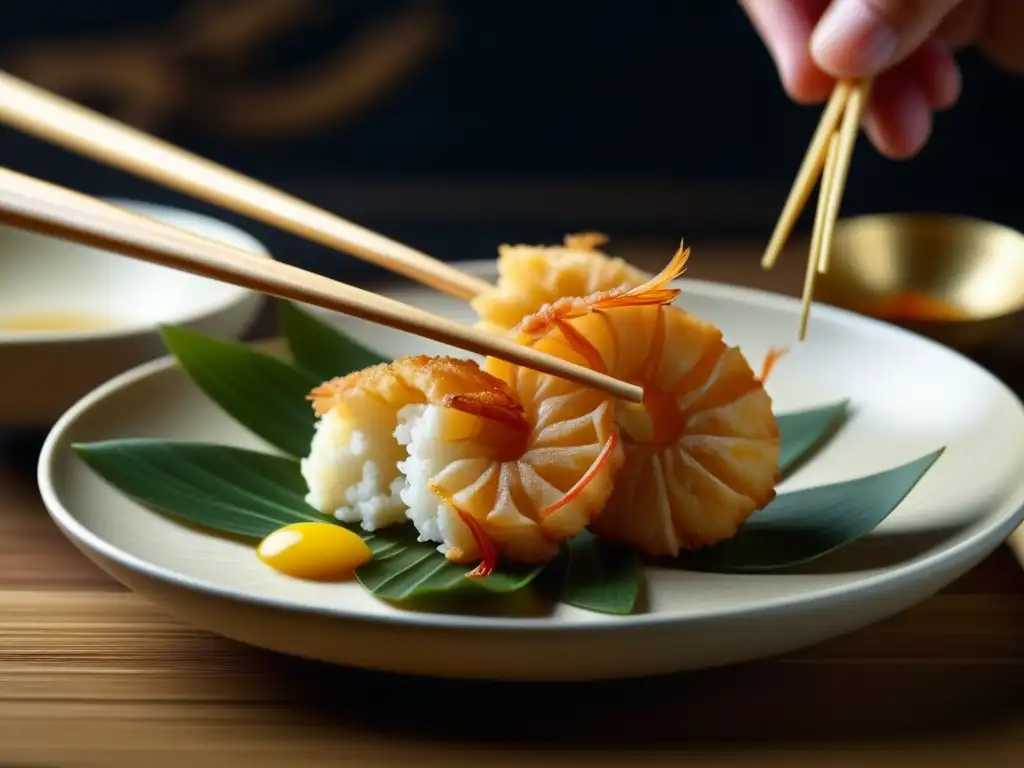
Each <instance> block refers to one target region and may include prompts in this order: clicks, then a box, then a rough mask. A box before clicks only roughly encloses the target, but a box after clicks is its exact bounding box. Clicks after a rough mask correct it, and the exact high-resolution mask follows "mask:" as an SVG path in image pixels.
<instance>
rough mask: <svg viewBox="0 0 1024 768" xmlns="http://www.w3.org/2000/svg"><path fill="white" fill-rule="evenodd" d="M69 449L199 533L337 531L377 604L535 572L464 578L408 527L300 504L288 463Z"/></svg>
mask: <svg viewBox="0 0 1024 768" xmlns="http://www.w3.org/2000/svg"><path fill="white" fill-rule="evenodd" d="M74 449H75V452H76V453H77V454H78V455H79V456H80V457H81V458H82V460H83V461H85V463H86V464H87V465H88V466H89V467H90V468H91V469H92V470H93V471H94V472H96V473H97V474H98V475H100V477H102V478H103V479H105V480H106V481H107V482H108V483H110V484H111V485H113V486H114V487H115V488H117V489H118V490H120V491H121V492H122V493H123V494H125V495H126V496H127V497H129V498H130V499H132V500H133V501H136V502H137V503H139V504H142V505H144V506H147V507H150V508H152V509H155V510H157V511H158V512H162V513H163V514H166V515H169V516H171V517H176V518H179V519H181V520H184V521H186V522H189V523H192V524H194V525H198V526H200V527H203V528H207V529H211V530H215V531H220V532H222V533H228V534H232V535H236V536H242V537H245V538H250V539H262V538H264V537H265V536H267V535H269V534H270V533H272V532H273V531H275V530H277V529H278V528H280V527H282V526H285V525H290V524H292V523H298V522H307V521H314V522H327V523H333V524H335V525H342V527H344V528H348V529H349V530H350V531H353V532H354V533H356V534H358V535H359V536H360V537H362V539H363V540H364V541H365V542H366V543H367V545H368V546H369V547H370V550H371V551H372V552H373V555H374V559H373V560H371V561H370V562H369V563H367V564H366V565H364V566H362V567H360V568H358V569H357V570H356V578H357V579H358V580H359V582H360V583H361V584H362V585H363V586H364V587H366V588H367V589H368V590H370V592H372V593H373V594H374V595H376V596H378V597H381V598H384V599H389V600H404V599H407V598H410V597H420V596H424V595H431V594H438V593H442V592H452V591H465V590H477V589H482V590H486V591H489V592H498V593H501V592H514V591H516V590H518V589H522V588H523V587H525V586H527V585H528V584H529V583H530V582H531V581H532V580H533V578H534V577H535V576H536V575H537V574H538V573H539V572H540V570H541V568H535V567H516V566H513V565H511V564H510V565H507V566H502V567H500V568H499V569H498V570H496V571H495V572H494V573H492V574H491V575H490V576H488V577H487V578H485V579H467V578H466V574H467V573H468V572H469V571H470V570H472V569H471V568H470V567H467V566H460V565H455V564H453V563H449V562H448V561H447V560H446V559H445V558H444V556H443V555H441V554H440V553H439V552H438V551H437V549H436V545H434V544H431V543H424V542H419V541H417V540H416V530H415V528H414V527H413V526H412V524H407V525H397V526H393V527H390V528H385V529H383V530H380V531H375V532H373V533H369V532H367V531H364V530H362V529H361V528H359V527H358V526H355V525H345V524H343V523H340V522H338V521H337V520H335V519H334V518H332V517H328V516H326V515H322V514H320V513H319V512H317V511H316V510H315V509H313V508H312V507H310V506H309V505H307V504H306V502H305V494H306V484H305V481H304V480H303V478H302V474H301V472H300V471H299V463H298V461H296V460H295V459H292V458H289V457H285V456H273V455H269V454H264V453H259V452H256V451H250V450H246V449H242V448H234V447H231V446H226V445H213V444H209V443H185V442H173V441H161V440H152V439H148V438H130V439H124V440H110V441H104V442H96V443H85V444H76V445H75V446H74Z"/></svg>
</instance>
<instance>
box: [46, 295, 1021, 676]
mask: <svg viewBox="0 0 1024 768" xmlns="http://www.w3.org/2000/svg"><path fill="white" fill-rule="evenodd" d="M682 285H683V287H684V293H683V298H682V304H684V305H685V306H686V307H687V308H688V309H690V310H692V311H694V312H696V313H698V314H699V315H701V316H702V317H704V318H706V319H708V320H711V321H712V322H715V323H717V324H719V325H720V326H721V327H722V329H723V330H724V332H725V334H726V336H727V338H728V339H729V340H731V341H732V342H734V343H739V344H740V345H741V346H742V348H743V350H744V351H745V352H746V353H747V355H748V356H749V357H751V359H753V360H757V359H759V358H760V356H761V355H762V354H763V353H764V352H765V351H766V350H767V349H768V348H769V347H770V346H771V345H774V344H778V343H780V342H782V343H785V342H786V341H788V340H789V339H791V338H792V337H793V334H794V331H795V328H796V323H797V316H798V304H797V302H795V301H794V300H792V299H789V298H784V297H779V296H774V295H770V294H765V293H761V292H757V291H751V290H746V289H740V288H733V287H729V286H723V285H715V284H708V283H702V282H699V281H682ZM396 295H399V294H398V293H396ZM400 295H401V297H402V298H403V299H404V300H412V301H414V302H415V303H417V304H419V305H420V306H424V307H427V308H430V309H432V310H434V311H440V312H442V313H444V314H447V315H449V316H455V317H462V318H471V315H470V314H469V311H468V309H467V308H466V307H465V306H464V305H461V304H460V303H459V302H457V301H455V300H452V299H448V298H446V297H443V296H439V295H438V294H436V293H434V292H431V291H426V290H420V289H408V290H403V291H401V292H400ZM344 324H345V325H346V326H348V327H349V328H350V329H351V330H353V331H354V332H355V333H356V335H358V336H360V337H362V338H363V339H366V340H369V341H372V342H373V343H374V344H376V345H377V346H378V348H382V350H383V351H386V352H388V353H390V354H402V353H409V352H422V351H424V350H425V348H426V347H427V346H430V345H428V344H427V343H425V342H423V341H422V340H419V339H416V338H413V337H409V336H404V335H403V334H400V333H397V332H395V333H392V332H390V331H386V330H383V329H380V328H375V327H373V326H368V325H364V324H362V323H358V322H355V321H348V320H346V321H345V323H344ZM430 351H444V348H443V347H436V346H433V347H431V350H430ZM769 389H770V392H771V394H772V396H773V397H774V398H775V401H776V403H777V406H778V410H779V411H781V412H784V411H788V410H793V409H800V408H807V407H811V406H814V405H817V404H823V403H829V402H833V401H835V400H837V399H839V398H843V397H850V398H852V401H853V407H854V409H855V410H854V413H853V416H852V418H851V421H850V422H849V423H848V424H847V426H846V427H845V428H844V429H843V431H842V432H841V434H840V435H839V436H838V437H837V438H836V439H835V440H834V441H833V442H832V443H831V444H830V445H829V446H828V447H827V448H826V449H825V450H824V451H823V452H822V453H820V454H819V455H818V456H817V457H816V458H815V459H814V461H813V462H812V463H811V464H810V465H808V466H806V467H805V468H803V469H802V470H801V471H800V472H798V473H797V474H796V475H795V476H793V477H792V478H790V479H789V480H787V482H786V484H785V485H786V486H787V488H789V489H794V488H797V487H802V486H807V485H816V484H820V483H824V482H829V481H834V480H842V479H849V478H853V477H857V476H861V475H865V474H869V473H872V472H874V471H879V470H884V469H887V468H890V467H892V466H895V465H897V464H900V463H903V462H905V461H908V460H911V459H915V458H918V457H919V456H921V455H923V454H925V453H928V452H930V451H932V450H934V449H935V448H937V447H939V446H942V445H946V446H948V449H947V451H946V453H945V454H944V455H943V456H942V457H941V458H940V459H939V461H938V462H937V463H936V464H935V465H934V466H933V468H932V469H931V471H929V472H928V473H927V474H926V475H925V477H924V479H923V480H922V481H921V482H920V483H919V485H918V486H917V487H916V488H915V489H914V490H913V491H912V493H911V494H910V496H908V497H907V499H906V500H905V501H904V502H903V503H902V504H901V505H900V506H899V507H898V508H897V509H896V510H895V511H894V512H893V514H892V515H891V516H890V517H889V518H888V519H887V520H886V521H885V522H884V523H883V524H882V525H881V526H880V527H879V528H878V529H877V530H876V532H875V533H874V534H873V535H872V536H871V537H869V538H868V539H866V540H864V541H863V542H861V543H858V544H857V545H854V546H853V547H850V548H848V549H847V550H844V551H842V552H840V553H838V554H837V555H836V556H835V557H833V558H831V559H829V560H828V561H825V560H822V561H820V562H819V563H818V564H817V565H815V566H814V567H810V568H806V569H805V570H804V571H803V572H801V573H787V574H773V575H716V574H700V573H688V572H682V571H670V570H659V569H651V570H650V571H649V572H648V590H647V596H646V602H647V605H648V610H647V612H646V613H643V614H640V615H635V616H630V617H612V616H605V615H600V614H594V613H588V612H585V611H581V610H577V609H574V608H571V607H568V606H557V607H551V606H546V605H537V604H535V603H532V602H531V601H530V599H529V598H527V597H526V596H520V597H519V598H516V599H514V600H513V601H512V602H513V604H512V605H511V606H507V607H506V609H505V612H504V613H499V612H497V611H495V610H493V603H491V605H492V610H488V609H487V607H486V605H484V606H477V607H476V608H474V609H472V610H464V611H463V612H460V613H445V614H439V613H431V612H426V611H413V610H406V609H403V608H399V607H395V606H392V605H389V604H386V603H383V602H381V601H378V600H376V599H375V598H373V597H372V596H370V595H369V594H368V593H366V592H364V591H363V589H362V588H361V587H359V586H358V585H357V584H355V583H353V584H341V585H338V584H333V585H332V584H318V583H308V582H301V581H294V580H290V579H288V578H286V577H283V576H280V575H278V574H276V573H274V572H272V571H270V570H269V569H268V568H266V567H265V566H263V565H262V564H261V563H260V562H259V561H258V560H257V559H256V557H255V555H254V553H253V549H252V548H251V547H249V546H246V545H243V544H240V543H235V542H231V541H225V540H222V539H219V538H217V537H215V536H211V535H207V534H205V533H202V532H199V531H196V530H194V529H191V528H188V527H185V526H183V525H180V524H178V523H176V522H173V521H171V520H169V519H167V518H164V517H162V516H160V515H159V514H155V513H153V512H149V511H147V510H145V509H143V508H141V507H139V506H137V505H135V504H133V503H131V502H129V501H127V500H126V499H124V498H123V497H122V496H121V495H120V494H118V493H117V492H116V491H114V490H113V489H111V488H110V487H108V486H107V485H106V484H105V483H103V482H102V481H101V480H99V479H98V478H97V477H96V476H95V475H94V474H93V473H92V472H90V471H89V470H88V469H87V468H86V467H85V466H84V465H83V464H81V463H80V462H79V461H78V460H77V459H76V458H75V456H74V455H73V453H72V451H71V444H72V443H74V442H77V441H91V440H101V439H108V438H115V437H127V436H161V437H169V438H182V439H189V440H208V441H222V442H227V443H234V444H238V445H243V446H251V447H262V446H261V444H260V442H259V441H258V440H257V439H255V438H252V437H250V436H249V435H248V434H247V433H246V432H245V431H243V430H242V429H241V428H240V427H239V426H237V425H236V424H234V423H233V422H232V421H231V420H229V419H228V418H227V417H226V416H224V415H222V414H221V412H220V411H219V410H218V409H217V407H216V406H214V405H213V404H211V403H210V402H209V401H208V400H207V399H206V398H205V397H204V396H203V395H202V394H201V393H200V392H199V391H198V390H197V389H196V388H194V387H193V386H192V385H191V384H190V382H189V381H188V380H187V379H186V378H185V376H184V375H182V374H181V373H179V372H178V370H177V369H176V368H175V366H174V364H173V362H172V361H170V360H161V361H157V362H155V363H150V364H147V365H145V366H143V367H141V368H138V369H136V370H134V371H131V372H129V373H127V374H124V375H122V376H120V377H118V378H117V379H115V380H113V381H111V382H109V383H107V384H106V385H104V386H102V387H100V388H99V389H98V390H96V391H94V392H93V393H91V394H90V395H89V396H87V397H86V398H85V399H84V400H82V401H81V402H80V403H78V404H77V405H76V406H75V407H74V408H72V409H71V411H70V412H68V413H67V414H66V415H65V416H64V417H63V418H62V419H61V420H60V422H59V423H58V424H57V425H56V427H55V428H54V429H53V431H52V432H51V434H50V436H49V438H48V440H47V442H46V445H45V447H44V450H43V453H42V456H41V459H40V464H39V484H40V488H41V490H42V493H43V498H44V500H45V502H46V505H47V507H48V508H49V510H50V513H51V514H52V516H53V519H54V520H55V521H56V523H57V524H58V525H59V526H60V527H61V529H62V530H63V531H64V532H65V533H66V534H67V535H68V536H69V537H70V538H71V540H72V541H74V542H75V544H76V545H77V546H78V547H79V548H80V549H81V550H82V551H83V552H85V553H86V554H87V555H88V556H89V557H90V558H92V559H93V560H94V561H95V562H97V563H98V564H99V565H100V566H101V567H103V568H104V569H106V570H107V571H108V572H110V573H111V574H112V575H113V576H114V577H115V578H117V579H119V580H120V581H122V582H123V583H125V584H126V585H128V586H129V587H130V588H132V589H134V590H136V591H138V592H140V593H141V594H144V595H146V596H148V597H150V598H151V599H153V600H154V601H155V602H157V603H159V604H161V605H163V606H164V607H166V609H167V610H168V611H170V612H171V613H174V614H176V615H178V616H180V617H182V618H184V619H186V620H188V621H191V622H193V623H195V624H197V625H199V626H203V627H206V628H209V629H211V630H213V631H214V632H218V633H221V634H223V635H226V636H228V637H232V638H235V639H238V640H241V641H244V642H248V643H251V644H254V645H258V646H263V647H266V648H270V649H274V650H278V651H282V652H286V653H291V654H296V655H301V656H306V657H313V658H318V659H323V660H326V661H329V662H335V663H341V664H348V665H353V666H358V667H367V668H375V669H383V670H391V671H398V672H408V673H417V674H428V675H443V676H457V677H485V678H505V679H594V678H615V677H625V676H636V675H646V674H656V673H664V672H672V671H678V670H685V669H694V668H699V667H707V666H712V665H721V664H728V663H734V662H740V661H744V660H748V659H753V658H757V657H763V656H768V655H773V654H778V653H782V652H786V651H791V650H794V649H797V648H800V647H803V646H806V645H809V644H812V643H816V642H819V641H821V640H825V639H826V638H829V637H833V636H836V635H839V634H842V633H845V632H848V631H851V630H853V629H856V628H858V627H862V626H864V625H867V624H870V623H872V622H874V621H877V620H879V619H882V618H884V617H886V616H889V615H891V614H894V613H896V612H898V611H901V610H903V609H904V608H907V607H908V606H910V605H912V604H914V603H916V602H918V601H920V600H921V599H923V598H925V597H927V596H929V595H930V594H932V593H934V592H936V591H937V590H939V589H941V588H942V587H943V586H945V585H946V584H948V583H949V582H951V581H953V580H954V579H955V578H957V577H958V576H960V575H961V574H962V573H964V572H965V571H967V570H969V569H970V568H971V567H972V566H974V565H975V564H976V563H977V562H979V561H980V560H981V559H983V558H984V557H985V556H986V555H988V554H989V553H990V552H991V551H992V550H993V549H994V548H995V547H997V546H999V544H1000V543H1001V542H1002V541H1003V540H1004V539H1005V538H1006V536H1007V535H1008V534H1009V533H1010V532H1011V531H1012V530H1013V529H1014V528H1015V527H1016V526H1017V524H1018V523H1020V522H1021V519H1022V517H1024V513H1022V504H1024V476H1022V474H1021V467H1022V466H1024V409H1022V406H1021V403H1020V402H1019V401H1018V400H1017V398H1016V397H1015V396H1014V395H1013V394H1012V393H1011V392H1009V391H1008V390H1007V389H1006V388H1005V387H1004V386H1003V385H1002V384H1001V383H999V382H998V381H997V380H996V379H995V378H993V377H992V376H991V375H989V374H988V373H986V372H985V371H984V370H982V369H981V368H979V367H978V366H976V365H974V364H973V363H971V362H969V361H968V360H966V359H965V358H963V357H961V356H959V355H957V354H955V353H953V352H951V351H949V350H947V349H945V348H943V347H941V346H938V345H936V344H934V343H932V342H929V341H927V340H924V339H922V338H919V337H917V336H913V335H911V334H908V333H905V332H903V331H900V330H898V329H896V328H894V327H891V326H888V325H885V324H882V323H879V322H875V321H872V320H869V319H866V318H862V317H859V316H856V315H853V314H850V313H847V312H843V311H841V310H836V309H831V308H827V307H815V312H814V315H813V317H812V322H811V328H810V334H809V340H808V341H807V342H806V343H804V344H803V345H799V346H797V347H796V348H795V349H794V350H793V351H792V353H791V354H790V355H789V356H788V357H786V358H784V361H783V363H782V364H780V365H779V366H778V368H777V369H776V372H775V373H774V374H773V378H772V379H771V380H770V383H769Z"/></svg>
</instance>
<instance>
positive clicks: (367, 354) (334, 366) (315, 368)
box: [277, 299, 389, 381]
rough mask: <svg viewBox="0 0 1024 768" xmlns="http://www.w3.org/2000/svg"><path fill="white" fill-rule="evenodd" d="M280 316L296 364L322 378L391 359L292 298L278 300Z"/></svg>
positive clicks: (282, 328) (329, 377) (341, 374)
mask: <svg viewBox="0 0 1024 768" xmlns="http://www.w3.org/2000/svg"><path fill="white" fill-rule="evenodd" d="M277 318H278V323H279V324H280V326H281V333H282V334H284V337H285V339H287V341H288V347H289V348H290V349H291V352H292V357H293V358H294V360H295V362H296V364H297V365H299V366H301V367H302V368H305V369H306V370H307V371H309V372H310V373H314V374H316V375H317V376H318V377H319V378H320V379H321V380H322V381H326V380H328V379H332V378H334V377H335V376H344V375H345V374H347V373H352V372H353V371H358V370H361V369H363V368H368V367H370V366H371V365H377V364H379V363H386V362H389V361H388V360H387V359H386V358H383V357H381V356H380V355H378V354H377V353H376V352H372V351H370V350H369V349H366V347H363V346H361V345H360V344H358V343H356V342H355V341H353V340H352V339H351V338H349V337H348V336H346V335H345V334H344V333H342V332H341V331H339V330H337V329H335V328H332V327H331V326H329V325H327V324H326V323H324V322H323V321H322V320H320V319H319V318H317V317H314V316H313V315H311V314H310V313H309V312H305V311H303V310H301V309H299V307H297V306H296V305H295V304H293V303H291V302H290V301H283V300H281V299H278V300H277Z"/></svg>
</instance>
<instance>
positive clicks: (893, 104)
mask: <svg viewBox="0 0 1024 768" xmlns="http://www.w3.org/2000/svg"><path fill="white" fill-rule="evenodd" d="M740 4H741V5H742V6H743V8H744V9H745V10H746V12H747V15H748V16H749V17H750V20H751V22H752V23H753V25H754V27H755V29H756V30H757V32H758V34H759V35H760V36H761V38H762V39H763V40H764V42H765V45H767V47H768V50H769V52H770V53H771V56H772V58H773V59H774V61H775V66H776V68H777V69H778V70H779V77H780V79H781V80H782V84H783V87H784V88H785V89H786V92H787V93H788V94H789V95H790V97H791V98H793V99H794V100H795V101H797V102H799V103H802V104H813V103H817V102H820V101H823V100H824V99H825V98H827V97H828V95H829V93H830V92H831V90H832V88H833V86H834V84H835V79H836V78H857V77H874V78H875V80H874V85H873V87H872V92H871V103H870V105H869V108H868V111H867V113H866V115H865V119H864V130H865V132H866V133H867V135H868V137H869V138H870V139H871V142H872V143H873V144H874V145H875V146H876V147H877V148H878V149H879V151H880V152H882V154H884V155H886V156H888V157H891V158H893V159H902V158H906V157H910V156H912V155H915V154H916V153H917V152H919V151H920V150H921V148H922V147H923V146H924V145H925V143H926V142H927V141H928V137H929V136H930V134H931V128H932V115H933V114H934V113H935V112H936V111H939V110H945V109H949V108H950V107H952V106H953V105H954V104H955V103H956V101H957V99H958V98H959V96H960V87H961V82H960V69H959V67H958V66H957V63H956V60H955V59H954V58H953V52H954V51H955V50H956V49H958V48H962V47H966V46H970V45H975V46H977V47H978V48H980V49H981V50H982V51H983V52H984V53H985V54H986V55H987V56H988V57H989V58H990V59H991V60H992V61H993V62H995V63H996V64H998V65H1000V66H1002V67H1004V68H1006V69H1008V70H1010V71H1015V72H1020V73H1024V0H833V1H832V2H829V0H740Z"/></svg>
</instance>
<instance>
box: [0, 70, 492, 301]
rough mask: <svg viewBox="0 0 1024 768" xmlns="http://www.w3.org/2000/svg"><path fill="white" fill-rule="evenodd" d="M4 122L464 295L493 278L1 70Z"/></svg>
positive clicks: (470, 295) (471, 294) (475, 291)
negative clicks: (483, 277) (481, 276)
mask: <svg viewBox="0 0 1024 768" xmlns="http://www.w3.org/2000/svg"><path fill="white" fill-rule="evenodd" d="M0 122H2V123H6V124H7V125H10V126H12V127H14V128H17V129H18V130H21V131H23V132H24V133H27V134H30V135H33V136H35V137H37V138H40V139H43V140H45V141H49V142H51V143H53V144H57V145H59V146H63V147H64V148H66V149H70V150H72V151H74V152H78V153H79V154H82V155H85V156H87V157H91V158H92V159H94V160H98V161H100V162H102V163H106V164H107V165H111V166H113V167H115V168H120V169H121V170H123V171H127V172H129V173H133V174H135V175H137V176H141V177H143V178H146V179H149V180H150V181H153V182H156V183H157V184H162V185H164V186H166V187H170V188H172V189H176V190H178V191H180V192H184V193H185V194H188V195H191V196H192V197H196V198H199V199H201V200H205V201H207V202H209V203H212V204H214V205H218V206H221V207H223V208H226V209H229V210H233V211H236V212H238V213H241V214H243V215H245V216H249V217H251V218H254V219H257V220H260V221H263V222H265V223H267V224H271V225H273V226H276V227H279V228H281V229H284V230H286V231H289V232H291V233H293V234H295V235H298V236H300V237H303V238H306V239H308V240H313V241H315V242H318V243H321V244H322V245H326V246H329V247H331V248H337V249H340V250H343V251H346V252H348V253H350V254H352V255H353V256H357V257H359V258H361V259H364V260H366V261H369V262H372V263H374V264H377V265H379V266H382V267H385V268H387V269H389V270H392V271H393V272H397V273H399V274H402V275H404V276H406V277H408V278H411V279H413V280H417V281H419V282H421V283H423V284H425V285H428V286H430V287H432V288H436V289H438V290H441V291H444V292H445V293H448V294H451V295H452V296H456V297H458V298H460V299H471V298H473V297H474V296H476V295H477V294H478V293H480V292H481V291H484V290H487V289H488V288H490V287H491V286H490V284H489V283H488V282H487V281H486V280H482V279H480V278H478V277H475V276H473V275H469V274H467V273H465V272H463V271H461V270H459V269H457V268H456V267H453V266H451V265H449V264H445V263H444V262H442V261H439V260H437V259H434V258H432V257H430V256H428V255H427V254H425V253H422V252H421V251H418V250H416V249H414V248H410V247H409V246H406V245H402V244H401V243H398V242H396V241H394V240H391V239H390V238H387V237H385V236H383V235H380V234H377V233H376V232H372V231H370V230H368V229H366V228H364V227H361V226H359V225H357V224H353V223H352V222H349V221H346V220H345V219H342V218H341V217H339V216H335V215H334V214H332V213H328V212H327V211H325V210H323V209H320V208H317V207H315V206H313V205H310V204H309V203H306V202H303V201H302V200H299V199H298V198H295V197H292V196H291V195H288V194H285V193H284V192H281V191H279V190H276V189H274V188H273V187H270V186H268V185H266V184H262V183H260V182H258V181H256V180H254V179H250V178H247V177H246V176H243V175H242V174H239V173H235V172H234V171H231V170H229V169H227V168H224V167H222V166H219V165H217V164H215V163H213V162H211V161H209V160H205V159H203V158H201V157H198V156H196V155H193V154H191V153H189V152H186V151H185V150H183V149H179V148H178V147H175V146H173V145H171V144H168V143H167V142H164V141H161V140H159V139H157V138H155V137H153V136H150V135H148V134H146V133H143V132H141V131H138V130H135V129H134V128H131V127H129V126H127V125H124V124H122V123H119V122H117V121H116V120H112V119H110V118H107V117H105V116H103V115H101V114H99V113H97V112H93V111H91V110H88V109H86V108H85V107H82V106H80V105H78V104H75V103H74V102H72V101H68V100H66V99H63V98H61V97H59V96H57V95H55V94H53V93H50V92H48V91H45V90H43V89H41V88H36V87H35V86H33V85H30V84H29V83H27V82H25V81H23V80H20V79H18V78H16V77H13V76H11V75H9V74H7V73H5V72H2V71H0Z"/></svg>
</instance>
